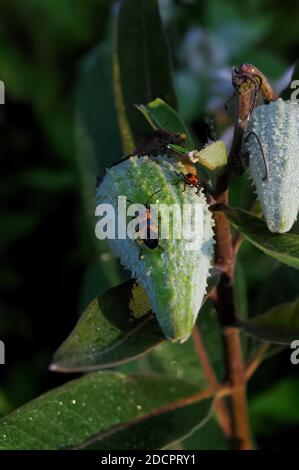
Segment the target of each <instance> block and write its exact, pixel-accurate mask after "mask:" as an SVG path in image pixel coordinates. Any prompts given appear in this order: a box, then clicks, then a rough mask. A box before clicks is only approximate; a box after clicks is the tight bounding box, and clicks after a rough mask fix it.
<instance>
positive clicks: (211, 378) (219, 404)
mask: <svg viewBox="0 0 299 470" xmlns="http://www.w3.org/2000/svg"><path fill="white" fill-rule="evenodd" d="M192 337H193V342H194V347H195V349H196V352H197V354H198V357H199V360H200V362H201V364H202V367H203V369H204V373H205V376H206V379H207V382H208V383H209V385H210V387H211V389H212V390H214V391H215V393H216V391H217V390H218V389H219V383H218V381H217V378H216V375H215V373H214V371H213V368H212V366H211V364H210V361H209V357H208V354H207V352H206V349H205V346H204V343H203V340H202V337H201V333H200V330H199V328H198V327H197V326H195V328H194V329H193V333H192ZM215 411H216V413H217V416H218V419H219V424H220V426H221V428H222V430H223V433H224V435H225V436H226V438H227V439H230V438H231V435H232V430H231V423H230V418H229V415H228V410H227V407H226V403H225V402H224V400H223V399H221V398H219V399H216V400H215Z"/></svg>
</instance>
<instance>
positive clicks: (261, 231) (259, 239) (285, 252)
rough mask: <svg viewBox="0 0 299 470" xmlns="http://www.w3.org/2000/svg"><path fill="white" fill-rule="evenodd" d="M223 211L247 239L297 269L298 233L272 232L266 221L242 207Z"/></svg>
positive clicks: (298, 255) (298, 252)
mask: <svg viewBox="0 0 299 470" xmlns="http://www.w3.org/2000/svg"><path fill="white" fill-rule="evenodd" d="M225 213H226V215H227V217H228V219H229V221H230V222H231V224H232V225H233V227H234V228H236V229H237V230H238V231H239V232H240V233H241V234H242V235H244V237H245V238H247V240H248V241H250V242H251V243H252V244H253V245H255V246H256V247H257V248H259V249H260V250H262V251H263V252H264V253H266V254H267V255H269V256H272V257H273V258H275V259H277V260H278V261H280V262H281V263H284V264H287V265H288V266H291V267H293V268H296V269H299V235H295V234H293V233H283V234H278V233H272V232H270V231H269V230H268V229H267V226H266V223H265V222H264V221H263V220H262V219H260V218H259V217H256V216H255V215H252V214H250V212H247V211H245V210H243V209H236V208H231V207H227V208H226V209H225Z"/></svg>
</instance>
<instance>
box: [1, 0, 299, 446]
mask: <svg viewBox="0 0 299 470" xmlns="http://www.w3.org/2000/svg"><path fill="white" fill-rule="evenodd" d="M112 4H113V2H112V1H109V0H86V1H84V2H83V1H82V0H26V1H24V0H1V5H0V80H2V81H3V82H4V83H5V86H6V103H5V105H4V106H0V163H1V166H0V339H2V340H3V341H4V342H5V344H6V366H0V374H1V382H0V415H4V414H5V413H7V412H8V411H10V410H12V409H14V408H15V407H17V406H19V405H21V404H23V403H25V402H27V401H28V400H30V399H32V398H34V397H36V396H37V395H39V394H40V393H42V392H43V391H45V390H48V389H49V388H52V387H54V386H57V385H58V384H60V383H63V382H64V381H65V380H67V379H69V376H66V377H65V376H63V375H56V374H54V373H50V372H48V371H47V367H48V364H49V363H50V361H51V356H52V354H53V352H54V351H55V349H56V348H57V347H58V346H59V344H60V343H61V341H62V340H63V339H64V338H65V337H66V335H67V334H68V333H69V332H70V330H71V328H72V327H73V325H74V323H75V321H76V318H77V317H78V314H79V313H80V311H81V307H82V305H83V304H84V302H85V300H84V299H86V298H87V297H88V294H86V284H87V283H88V282H87V281H86V280H88V279H89V278H90V276H93V273H94V271H95V267H94V266H95V263H96V254H95V248H94V244H93V241H92V234H91V233H90V231H89V229H88V224H87V221H86V216H85V213H84V209H83V204H82V197H81V190H80V175H79V170H78V166H77V163H76V158H75V146H74V96H75V90H76V83H77V72H78V66H79V62H80V60H81V59H82V58H83V57H84V56H85V54H87V53H88V52H89V51H90V49H91V48H93V47H94V46H96V45H97V44H99V43H101V42H105V41H107V40H108V39H107V31H108V22H109V18H110V11H111V8H112ZM160 4H161V11H162V15H163V19H164V21H165V25H166V27H167V31H168V36H169V42H170V45H171V48H172V52H173V63H174V68H175V80H176V88H177V92H178V96H179V103H180V110H181V113H182V115H183V117H184V118H185V119H186V121H187V122H188V123H189V124H190V125H191V126H192V128H193V130H195V131H197V132H199V133H201V132H202V120H203V117H204V116H205V115H207V114H209V115H211V114H215V115H216V117H217V123H218V126H219V128H220V129H221V130H225V128H226V127H228V126H229V124H230V122H229V118H228V115H227V114H226V113H225V112H224V109H223V104H224V102H225V101H226V99H227V98H229V96H230V94H231V92H232V89H231V84H230V69H231V66H232V65H234V64H235V65H238V64H240V63H242V62H251V63H254V64H255V65H256V66H257V67H259V68H261V69H262V71H263V72H264V73H266V74H267V76H268V77H269V78H270V79H272V80H273V81H274V83H278V86H279V80H280V79H281V78H282V77H283V74H284V73H285V72H286V71H287V69H288V67H290V66H291V65H292V64H293V63H294V62H296V60H297V59H298V56H299V48H298V45H299V44H298V42H299V41H298V30H299V20H298V18H299V4H297V3H296V2H292V1H284V2H281V1H266V0H262V1H253V0H252V1H248V0H247V1H246V2H240V1H237V0H236V1H232V0H230V1H225V2H223V1H220V0H219V1H218V0H214V1H213V0H207V1H192V0H189V1H187V0H185V1H183V0H181V1H179V0H177V1H175V0H173V1H171V0H163V1H161V2H160ZM108 36H109V35H108ZM107 112H109V110H107ZM99 132H101V124H100V123H99ZM120 157H121V155H119V156H116V158H115V159H116V160H117V159H118V158H120ZM242 181H243V180H242ZM240 185H241V183H240V182H236V183H235V186H234V188H233V191H232V202H233V203H234V204H236V205H238V203H240V201H239V194H240V191H241V186H240ZM239 261H240V262H239V276H240V278H241V280H242V285H243V288H244V289H246V290H245V292H246V295H247V297H246V298H247V301H246V302H243V304H242V306H240V309H243V311H244V313H246V312H247V311H248V312H249V314H250V315H255V314H257V313H262V312H263V311H265V309H266V308H268V307H269V306H271V305H273V304H275V303H277V302H285V301H288V300H292V299H293V298H294V297H295V296H296V295H298V288H297V286H298V275H297V273H296V271H295V270H293V269H291V268H287V267H283V268H282V267H280V266H279V264H278V263H277V262H275V261H274V260H272V259H269V258H267V257H266V256H265V255H263V254H261V253H260V252H258V251H257V250H256V249H254V248H252V247H250V246H249V245H247V244H244V246H243V248H242V250H241V253H240V260H239ZM296 276H297V277H296ZM100 288H101V286H99V289H100ZM289 355H290V352H289V351H284V352H282V353H280V354H279V355H275V356H273V358H270V359H268V360H267V361H266V363H265V364H264V365H263V366H262V367H261V368H260V370H259V371H258V372H257V374H256V376H255V377H254V378H253V380H252V383H251V385H250V388H249V394H250V410H251V420H252V426H253V429H254V431H255V433H256V436H257V440H258V443H259V445H260V447H263V448H294V447H297V448H298V447H299V444H298V441H299V411H298V409H299V398H298V397H299V381H298V371H297V369H296V367H295V366H292V365H291V364H290V361H289ZM298 367H299V366H297V368H298Z"/></svg>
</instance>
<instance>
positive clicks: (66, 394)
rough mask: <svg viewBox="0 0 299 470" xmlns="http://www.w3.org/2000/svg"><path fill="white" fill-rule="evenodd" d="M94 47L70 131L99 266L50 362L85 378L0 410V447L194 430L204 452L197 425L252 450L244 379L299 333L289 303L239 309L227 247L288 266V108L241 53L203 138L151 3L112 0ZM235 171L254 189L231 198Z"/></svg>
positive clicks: (296, 122) (295, 118) (298, 130)
mask: <svg viewBox="0 0 299 470" xmlns="http://www.w3.org/2000/svg"><path fill="white" fill-rule="evenodd" d="M143 14H144V17H143V20H144V21H141V17H142V15H143ZM150 25H154V27H150ZM144 44H145V46H144ZM93 54H94V55H93V57H92V59H93V60H91V57H89V60H88V61H86V63H85V64H83V68H82V70H81V75H80V86H79V91H78V96H77V112H76V129H77V146H78V149H79V150H78V156H79V158H78V167H79V170H80V176H81V177H82V191H83V196H84V204H85V206H86V210H87V218H86V228H87V230H89V232H90V233H91V234H92V236H93V238H94V243H95V246H96V249H97V250H98V251H97V257H98V259H99V260H100V261H99V263H100V266H101V267H100V269H101V270H102V277H101V278H99V280H98V283H97V289H98V291H97V292H96V295H95V298H94V300H92V299H89V300H90V302H89V303H88V305H87V306H86V308H85V310H84V312H83V313H82V315H81V316H80V318H79V321H78V323H77V325H76V326H75V328H74V330H73V331H72V332H71V333H70V335H69V337H68V338H67V339H66V340H65V341H64V343H63V344H62V345H61V346H60V347H59V349H58V350H57V352H56V353H55V355H54V357H53V361H52V364H51V365H50V369H51V370H52V371H53V372H62V373H63V372H65V373H68V372H80V373H83V375H82V376H80V378H76V379H75V380H72V381H69V382H67V383H66V384H64V385H62V386H61V387H59V388H57V389H54V390H51V391H49V392H48V393H46V394H44V395H42V396H40V397H39V398H36V399H35V400H33V401H32V402H30V403H29V404H27V405H25V406H23V407H22V408H20V409H19V410H17V411H16V412H13V413H11V414H9V415H7V416H6V417H4V418H2V420H1V421H0V447H1V448H2V449H63V448H68V449H78V448H81V449H82V448H84V449H99V450H100V449H161V448H165V447H169V446H171V448H176V444H175V443H176V442H178V441H180V442H181V444H180V445H182V446H184V442H185V440H186V438H187V436H189V435H191V434H194V435H195V436H196V440H197V444H196V446H197V447H196V448H198V449H201V448H205V447H204V433H205V427H206V426H208V425H209V426H211V428H212V431H213V432H212V434H213V436H215V443H214V444H213V446H214V448H233V449H251V448H253V446H254V442H255V439H254V436H253V435H252V433H251V430H250V426H249V418H248V403H247V384H248V381H249V380H250V378H251V377H252V375H253V374H254V372H255V371H256V369H257V368H258V367H259V365H260V364H261V363H262V361H263V360H264V359H266V358H267V356H268V354H269V353H271V354H274V352H275V351H276V350H278V349H281V348H286V347H289V346H290V345H291V343H292V341H293V340H296V339H297V338H299V304H298V301H297V300H296V299H293V301H291V302H288V303H282V304H278V305H276V306H274V307H273V308H271V310H269V311H266V312H264V313H263V314H262V315H254V313H253V314H252V315H251V316H250V318H245V317H244V316H242V315H241V312H240V309H239V302H238V301H237V295H236V291H237V288H238V279H237V263H238V254H239V252H240V248H241V247H242V245H243V243H244V241H246V243H249V244H252V245H254V246H255V247H256V248H257V249H258V250H260V252H261V253H262V252H263V254H265V255H267V256H269V257H272V258H274V259H275V260H276V261H277V263H282V264H285V265H287V266H290V267H292V268H293V269H298V268H299V235H297V234H296V230H295V228H296V219H297V214H298V208H299V158H298V148H299V105H298V103H297V102H296V101H293V100H291V99H290V93H289V89H286V90H285V91H284V92H283V93H282V95H281V97H279V96H278V95H277V94H276V93H275V92H274V91H273V89H272V87H271V85H270V83H269V80H268V79H267V77H266V76H265V75H264V74H263V73H262V72H261V71H260V70H258V69H257V68H256V67H255V66H254V65H251V64H247V63H244V64H242V65H240V66H239V67H237V68H234V69H233V71H232V84H233V88H234V99H233V100H232V101H231V102H230V104H229V107H228V110H227V113H228V114H227V115H228V116H232V115H233V117H231V123H230V125H232V126H234V136H233V139H232V142H231V143H229V142H227V141H226V142H225V143H224V141H223V140H222V139H221V135H218V136H216V138H212V137H211V135H208V136H207V138H206V140H205V141H204V142H203V141H201V140H200V139H199V137H198V136H197V135H195V134H194V133H192V132H191V130H190V129H189V128H188V127H187V125H186V124H185V123H184V121H183V119H182V117H181V116H180V114H179V111H178V109H177V108H178V107H177V99H176V95H175V91H174V86H173V81H172V71H171V65H170V59H169V50H168V45H167V42H166V38H165V34H164V31H163V27H162V23H161V19H160V16H159V10H158V5H157V2H156V1H151V2H147V1H145V0H144V1H140V0H127V1H123V2H122V4H121V7H120V11H119V12H118V16H117V20H116V24H115V35H114V39H113V51H110V50H108V51H107V49H99V50H97V51H95V52H93ZM104 63H105V64H106V65H105V67H106V68H105V71H103V74H104V75H105V74H106V75H105V76H104V75H103V76H101V80H102V82H101V83H100V81H99V80H100V75H101V74H99V70H100V71H101V70H104V68H103V67H104V66H103V64H104ZM107 64H110V65H109V67H110V69H109V71H108V72H107V70H106V69H107ZM101 67H102V68H101ZM112 73H113V80H112V79H111V77H110V74H112ZM294 73H296V69H295V72H294ZM111 76H112V75H111ZM92 87H94V90H93V89H92ZM101 87H102V88H101ZM100 88H101V89H100ZM107 97H108V98H109V99H110V100H111V103H110V106H111V109H112V111H111V113H110V114H109V116H110V117H106V113H108V111H107V108H105V104H107V99H108V98H107ZM104 98H105V99H104ZM88 100H89V102H88ZM87 102H88V106H87ZM232 110H233V112H234V114H232V112H231V111H232ZM223 112H224V110H223ZM94 116H96V119H95V118H94ZM111 116H112V117H111ZM215 119H216V117H215ZM112 130H113V132H114V134H113V132H112ZM112 134H113V135H117V136H118V137H117V138H121V141H122V150H121V151H118V153H117V152H115V153H113V152H114V150H113V149H114V148H115V147H117V145H116V144H115V142H113V139H112V140H111V138H110V136H111V135H112ZM117 138H116V139H117ZM105 142H107V143H108V145H106V144H105ZM243 173H244V176H242V175H243ZM96 177H97V178H96ZM235 184H238V185H239V186H238V187H241V186H242V185H243V186H245V185H246V187H247V188H250V185H251V188H252V191H251V193H250V194H251V195H250V196H249V197H248V200H246V201H245V203H244V204H241V203H240V205H236V204H235V206H232V205H231V202H230V201H231V198H230V189H231V185H235ZM184 211H185V212H186V214H185V215H186V217H185V219H186V220H183V221H182V219H184V217H182V214H183V215H184ZM174 213H175V214H174ZM174 215H176V216H177V218H175V217H174ZM165 219H167V222H168V226H166V225H165V224H164V225H165V227H164V226H163V223H164V222H165ZM185 222H186V223H185ZM163 227H164V228H163ZM186 227H187V228H186ZM163 230H164V232H163ZM109 231H110V233H109V236H108V232H109ZM119 261H120V263H119ZM115 272H117V273H118V276H119V279H120V282H119V283H118V285H117V283H115V282H114V281H113V282H111V276H112V273H115ZM243 295H246V294H245V293H243ZM274 345H276V346H277V345H279V348H277V347H276V349H275V348H274ZM216 437H217V438H216ZM216 441H217V442H216ZM193 442H194V441H193ZM193 445H194V444H193Z"/></svg>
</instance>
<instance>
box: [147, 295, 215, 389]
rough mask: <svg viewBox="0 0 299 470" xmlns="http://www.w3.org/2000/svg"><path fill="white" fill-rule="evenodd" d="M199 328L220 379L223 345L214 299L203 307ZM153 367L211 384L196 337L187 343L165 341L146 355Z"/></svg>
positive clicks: (200, 383)
mask: <svg viewBox="0 0 299 470" xmlns="http://www.w3.org/2000/svg"><path fill="white" fill-rule="evenodd" d="M196 327H197V328H198V330H199V332H200V336H201V339H202V343H203V345H204V348H205V350H206V352H207V355H208V357H209V361H210V364H211V366H212V368H213V370H214V372H215V374H216V376H217V378H218V380H219V381H221V380H222V379H223V375H224V370H223V359H224V358H223V348H222V339H221V331H220V327H219V322H218V318H217V315H216V312H215V310H214V309H213V306H212V303H211V301H208V302H206V304H205V305H204V306H203V307H202V308H201V310H200V314H199V317H198V320H197V322H196ZM145 361H146V365H147V367H149V369H150V370H152V371H155V372H159V373H162V374H170V375H173V376H175V377H177V378H179V379H183V380H184V381H186V382H191V383H194V384H197V386H198V387H200V388H205V387H208V386H209V384H208V382H207V380H206V376H205V371H204V368H203V365H202V363H201V360H200V358H199V356H198V353H197V351H196V345H195V341H194V337H191V338H189V339H188V340H187V341H186V342H184V343H183V344H175V343H169V342H164V343H163V344H161V345H160V346H158V347H157V348H155V350H154V351H152V352H151V353H150V354H149V355H148V356H146V358H145Z"/></svg>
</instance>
